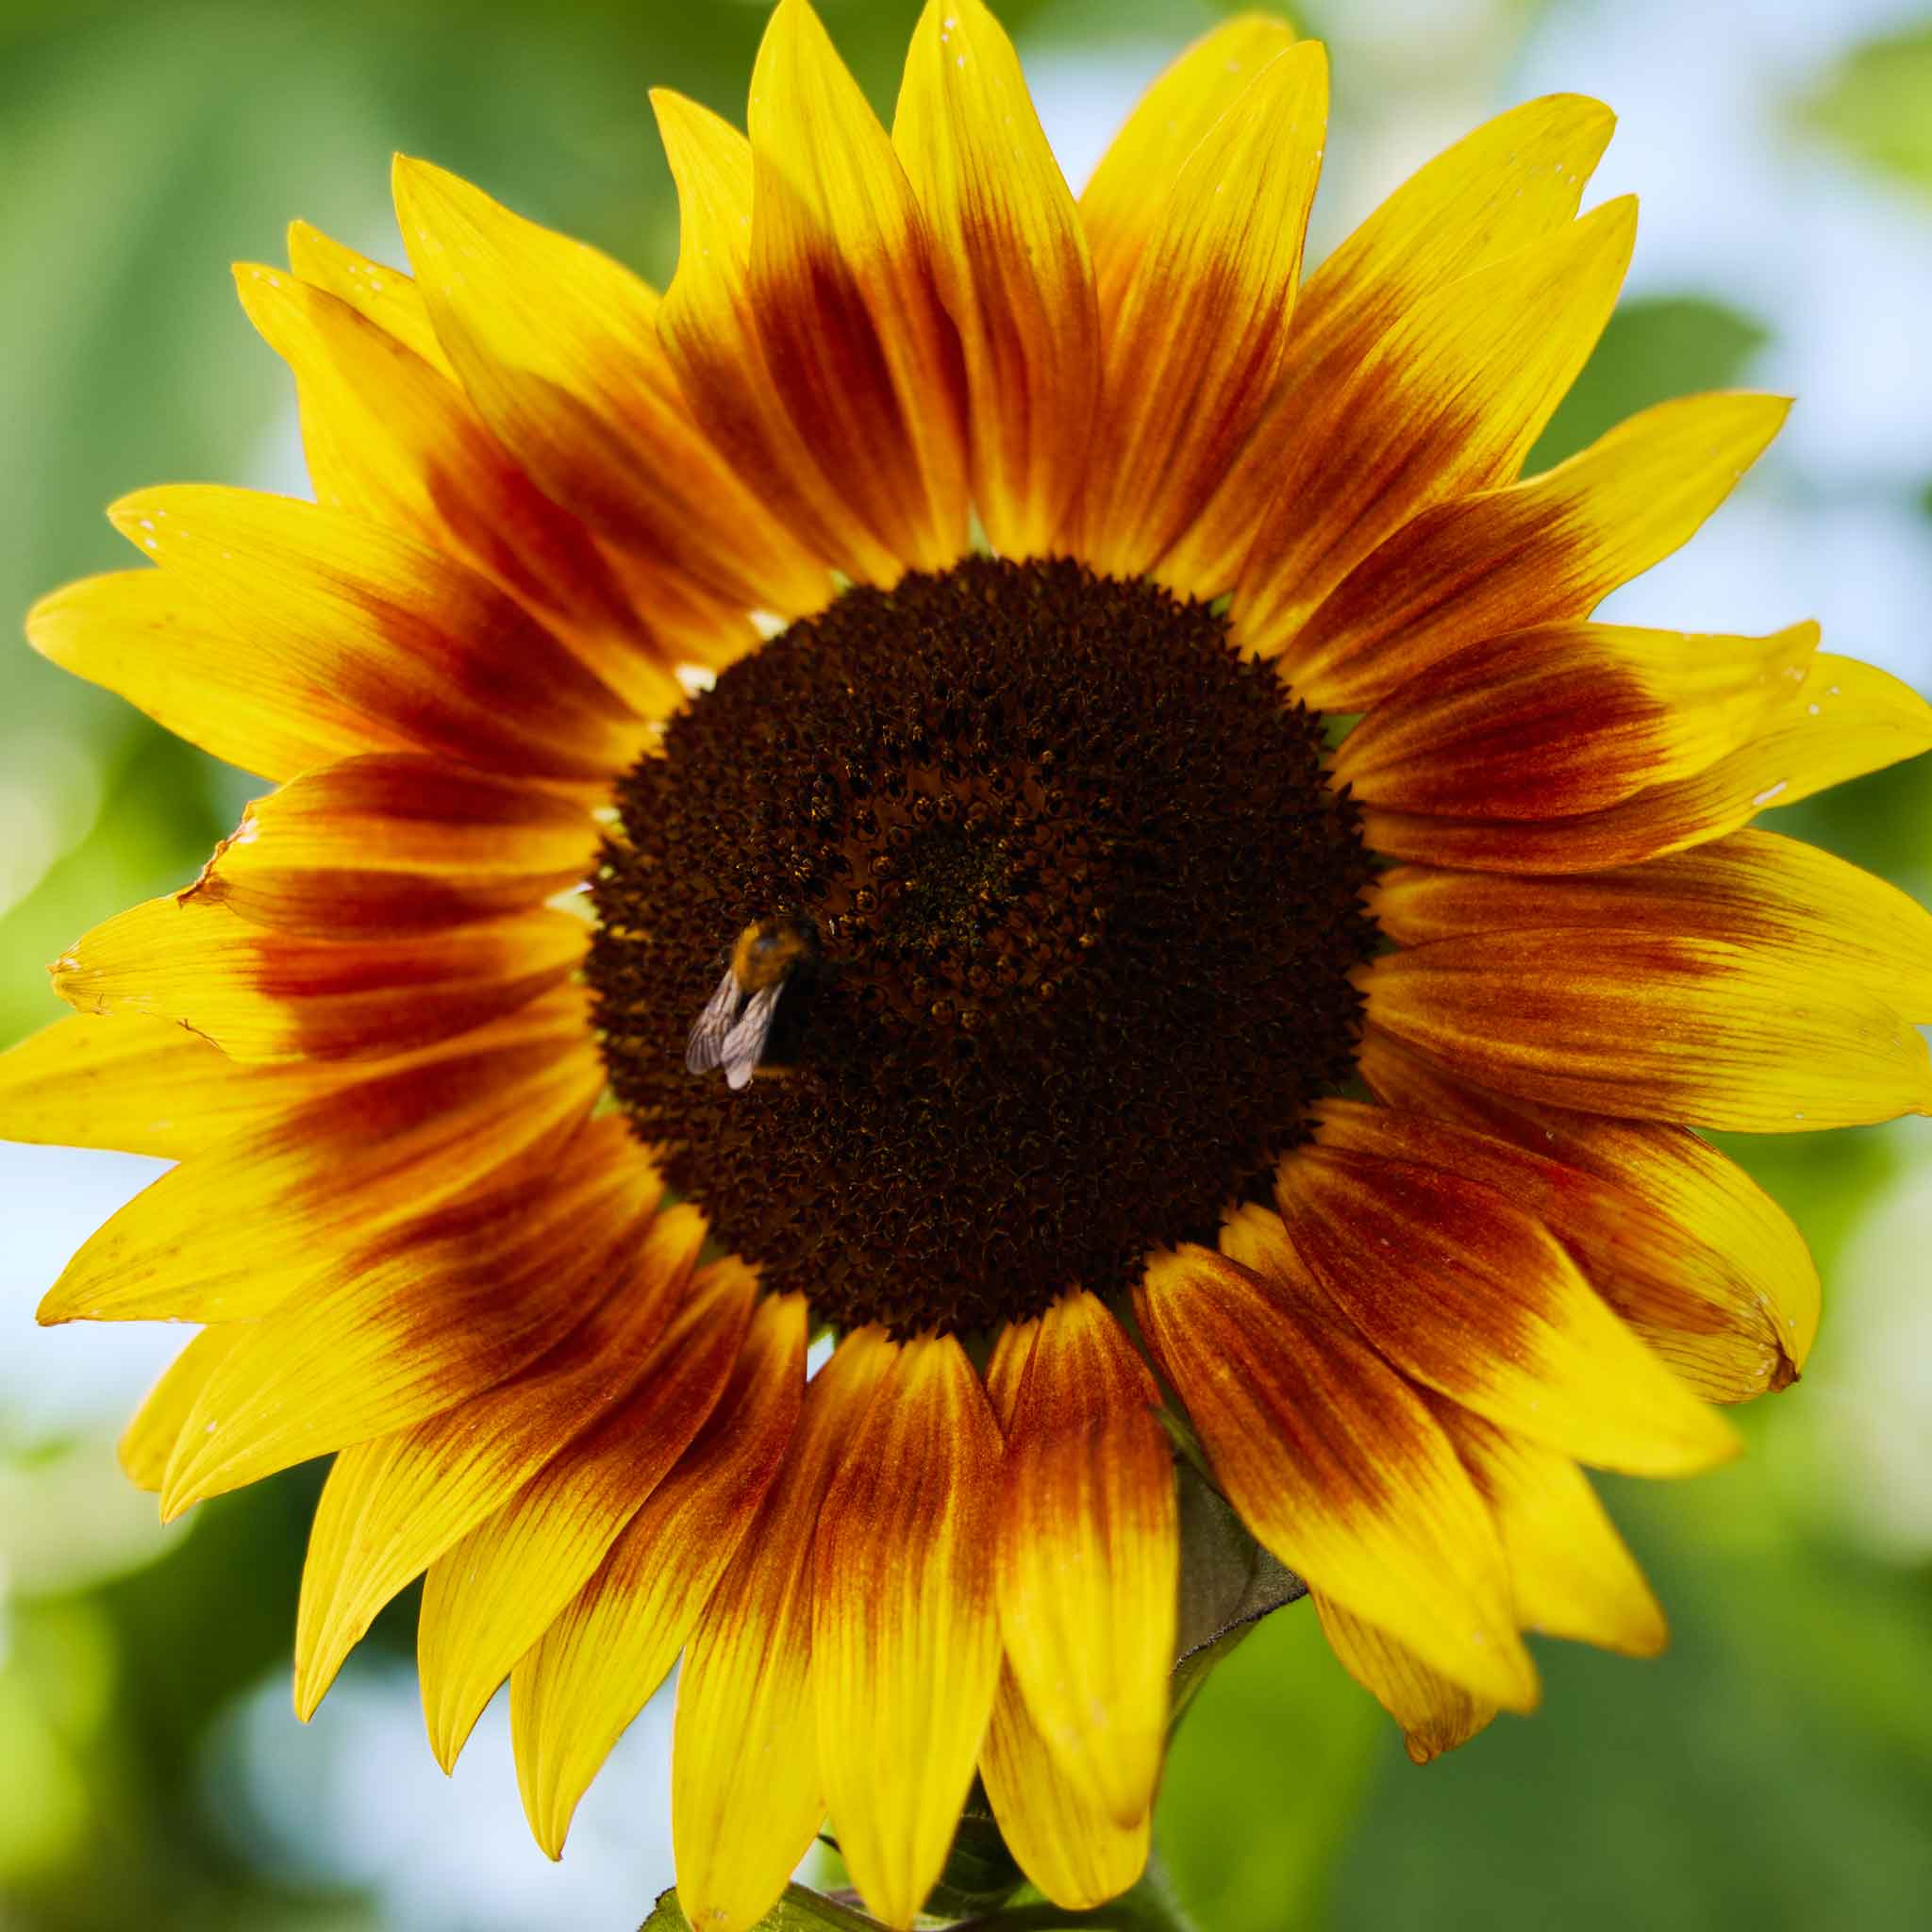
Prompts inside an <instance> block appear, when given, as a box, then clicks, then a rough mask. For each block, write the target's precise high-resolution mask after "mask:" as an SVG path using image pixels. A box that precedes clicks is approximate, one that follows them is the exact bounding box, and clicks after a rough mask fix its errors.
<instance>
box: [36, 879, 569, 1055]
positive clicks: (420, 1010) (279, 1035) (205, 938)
mask: <svg viewBox="0 0 1932 1932" xmlns="http://www.w3.org/2000/svg"><path fill="white" fill-rule="evenodd" d="M584 943H585V927H584V924H583V922H582V921H581V920H577V919H573V918H571V917H570V916H569V915H568V914H567V913H562V912H533V913H525V914H524V915H522V916H521V917H519V918H515V919H501V920H492V921H490V922H488V923H486V924H478V925H471V926H459V927H456V928H454V929H451V930H448V931H444V932H440V933H434V934H426V935H424V936H422V937H419V938H417V939H414V940H411V941H387V940H350V941H341V942H339V943H331V942H330V941H326V940H308V939H292V938H288V937H285V936H284V935H282V934H279V933H273V932H270V931H268V930H267V929H266V928H265V927H262V926H258V925H251V924H249V923H248V922H247V921H246V920H243V919H239V918H237V917H236V915H235V914H234V913H232V912H230V911H229V910H228V909H227V908H225V907H224V906H218V905H216V904H215V903H214V902H213V901H212V900H208V899H203V898H183V897H180V896H178V895H176V896H174V897H170V898H165V899H150V900H148V901H147V903H146V904H145V905H142V906H135V907H131V908H129V909H128V910H127V911H125V912H121V913H117V914H116V915H115V916H114V917H113V918H112V919H110V920H108V921H107V922H106V923H105V924H101V925H97V926H95V927H94V929H93V930H92V932H90V933H86V934H84V935H83V936H82V937H81V938H80V939H78V940H76V941H75V942H74V945H73V946H72V948H70V950H69V951H67V952H66V953H64V954H62V955H61V957H60V958H58V959H57V960H56V961H55V962H54V965H53V967H52V969H51V971H52V974H53V981H54V991H56V992H57V993H58V994H59V995H60V997H61V998H62V999H63V1000H65V1001H66V1002H67V1003H68V1005H69V1006H71V1007H73V1008H75V1009H76V1010H78V1011H80V1012H83V1013H100V1014H111V1015H113V1016H115V1017H117V1018H118V1017H119V1016H121V1015H123V1014H141V1015H145V1016H146V1017H148V1018H150V1019H161V1020H173V1021H175V1022H176V1023H177V1024H180V1025H183V1026H186V1027H189V1028H191V1029H192V1031H194V1032H196V1033H199V1034H202V1035H204V1036H206V1038H208V1039H209V1040H211V1041H214V1043H215V1044H216V1045H217V1046H218V1047H220V1048H221V1049H222V1051H223V1052H224V1053H226V1054H230V1055H232V1056H233V1057H234V1058H237V1059H242V1060H280V1059H300V1058H304V1057H307V1056H312V1057H315V1058H324V1059H338V1058H341V1059H355V1058H373V1057H378V1056H381V1055H386V1054H399V1053H407V1052H408V1051H410V1050H411V1049H412V1048H415V1047H420V1046H426V1045H429V1044H430V1043H431V1042H433V1041H438V1040H446V1039H448V1038H450V1037H451V1036H452V1035H454V1034H457V1033H463V1032H467V1031H468V1030H469V1029H470V1028H471V1027H473V1026H480V1025H482V1024H484V1023H485V1022H486V1021H490V1020H494V1019H496V1018H498V1017H500V1016H501V1015H503V1014H506V1013H509V1012H513V1011H514V1010H515V1009H516V1008H518V1007H521V1006H523V1005H524V1004H525V1002H527V1001H529V1000H532V999H535V998H536V997H537V995H538V994H540V993H541V992H542V991H544V990H545V989H546V988H548V987H551V986H554V985H556V984H557V983H558V981H559V980H561V979H563V978H564V977H565V976H566V975H568V974H570V973H572V972H573V971H575V968H576V967H577V965H578V964H579V963H580V962H581V960H582V958H583V952H584Z"/></svg>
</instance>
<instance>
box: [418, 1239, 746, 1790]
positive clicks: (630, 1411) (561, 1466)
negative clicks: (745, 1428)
mask: <svg viewBox="0 0 1932 1932" xmlns="http://www.w3.org/2000/svg"><path fill="white" fill-rule="evenodd" d="M661 1219H662V1217H660V1221H661ZM757 1288H758V1278H757V1276H756V1275H755V1274H753V1273H752V1271H751V1270H750V1269H749V1268H747V1267H746V1266H745V1265H744V1263H743V1262H741V1261H739V1260H737V1259H735V1258H732V1259H726V1260H724V1261H720V1262H717V1263H715V1264H714V1265H713V1266H711V1267H710V1268H708V1269H706V1270H705V1271H704V1273H703V1274H700V1275H699V1276H698V1277H697V1279H696V1281H695V1282H694V1283H693V1284H692V1286H691V1293H690V1295H689V1296H688V1297H687V1298H686V1300H685V1303H684V1306H683V1307H680V1308H679V1309H677V1310H676V1312H675V1314H674V1316H673V1318H672V1320H671V1324H670V1325H669V1326H668V1327H667V1328H666V1329H665V1330H664V1332H663V1333H662V1335H660V1336H659V1337H658V1341H657V1342H656V1344H655V1345H654V1346H653V1347H652V1349H651V1351H650V1353H649V1355H648V1356H647V1357H645V1358H644V1360H643V1361H642V1364H641V1366H640V1367H639V1368H638V1369H637V1370H636V1371H635V1374H634V1378H633V1380H632V1383H631V1387H630V1389H629V1391H628V1392H627V1393H626V1394H625V1396H624V1397H623V1398H622V1399H621V1400H620V1401H619V1402H618V1403H617V1404H616V1405H615V1406H614V1407H611V1408H610V1409H609V1410H608V1412H607V1413H606V1414H605V1415H604V1417H603V1419H602V1420H601V1421H599V1422H597V1423H595V1424H593V1425H592V1426H591V1428H589V1429H587V1430H586V1431H584V1433H583V1434H581V1435H579V1436H577V1437H576V1438H575V1440H574V1441H571V1442H570V1443H569V1444H568V1445H567V1446H566V1447H564V1448H563V1449H561V1450H560V1451H559V1452H558V1454H557V1455H556V1456H554V1457H551V1459H550V1460H549V1461H548V1462H547V1463H546V1464H545V1465H544V1467H543V1469H542V1471H541V1473H540V1474H538V1475H536V1476H535V1477H534V1478H532V1480H531V1481H530V1482H529V1483H527V1484H526V1485H525V1487H524V1488H523V1489H522V1490H520V1491H518V1492H517V1494H516V1495H515V1496H514V1497H513V1498H512V1499H511V1500H510V1501H509V1502H508V1503H506V1504H505V1505H504V1506H503V1507H501V1508H499V1509H498V1510H496V1512H495V1513H494V1514H493V1515H491V1516H488V1517H486V1518H485V1519H484V1520H483V1521H482V1522H480V1523H479V1524H477V1525H476V1526H475V1528H474V1529H472V1530H470V1531H469V1532H468V1533H467V1534H466V1535H465V1536H464V1537H463V1538H462V1539H461V1540H460V1541H458V1542H456V1543H453V1544H452V1545H451V1546H450V1547H449V1548H448V1549H446V1550H445V1551H444V1552H443V1554H442V1555H441V1556H440V1557H437V1558H436V1559H435V1561H434V1562H432V1563H431V1564H430V1566H429V1571H428V1574H427V1576H426V1578H425V1581H424V1586H423V1608H422V1612H421V1615H420V1617H419V1619H418V1623H417V1642H416V1664H417V1673H418V1674H419V1676H420V1677H421V1678H422V1683H423V1711H424V1716H425V1719H426V1721H427V1723H428V1726H429V1742H430V1748H431V1749H432V1750H433V1751H434V1752H435V1753H436V1759H437V1762H438V1763H439V1764H441V1766H442V1768H443V1769H444V1770H445V1771H448V1770H450V1769H451V1768H452V1767H453V1766H454V1765H455V1763H456V1760H457V1754H458V1752H459V1751H461V1749H462V1748H463V1743H464V1740H466V1739H467V1738H468V1737H469V1735H470V1731H471V1729H472V1727H473V1726H474V1725H475V1722H476V1720H477V1718H479V1717H480V1716H481V1715H482V1713H483V1707H484V1706H485V1705H486V1704H488V1703H489V1702H490V1699H491V1696H492V1694H493V1693H494V1692H495V1690H496V1687H497V1686H498V1685H499V1684H501V1683H502V1682H503V1680H504V1679H505V1678H506V1677H508V1675H509V1674H510V1669H511V1667H512V1666H513V1665H514V1664H515V1662H516V1660H517V1659H518V1658H519V1657H522V1656H523V1655H524V1653H525V1651H526V1650H528V1649H529V1648H530V1646H531V1645H532V1644H533V1643H535V1642H536V1641H538V1639H539V1638H541V1636H542V1635H543V1632H544V1631H545V1629H547V1628H548V1627H549V1625H550V1624H552V1623H553V1622H554V1621H555V1620H556V1618H557V1617H558V1614H559V1613H560V1612H561V1611H562V1610H563V1608H564V1607H565V1606H566V1605H568V1604H569V1602H570V1600H571V1598H572V1597H574V1596H575V1594H576V1593H577V1591H578V1590H579V1589H581V1588H582V1586H583V1584H584V1582H585V1581H586V1579H587V1578H588V1577H589V1576H590V1574H591V1572H592V1571H593V1570H595V1569H596V1567H597V1566H598V1564H599V1563H601V1562H602V1561H603V1560H604V1557H605V1555H606V1553H607V1552H608V1550H609V1548H610V1545H611V1544H612V1543H613V1542H615V1541H617V1538H618V1536H619V1535H620V1534H621V1533H622V1531H623V1529H624V1527H625V1524H627V1523H629V1522H630V1520H631V1518H632V1517H633V1516H635V1515H636V1514H637V1512H638V1510H639V1509H640V1508H641V1507H642V1506H643V1503H644V1500H645V1498H646V1497H648V1496H649V1495H650V1493H651V1491H653V1490H654V1489H656V1488H657V1486H658V1483H659V1482H661V1481H662V1480H663V1479H664V1477H665V1476H666V1475H668V1474H670V1472H671V1469H672V1466H673V1465H674V1464H675V1462H676V1461H677V1459H678V1457H680V1456H682V1455H683V1454H684V1452H685V1450H686V1449H687V1448H688V1447H689V1446H690V1444H691V1438H692V1437H693V1436H695V1435H696V1434H697V1432H698V1430H699V1428H700V1427H701V1426H702V1425H703V1424H704V1421H705V1419H706V1417H707V1416H708V1415H709V1414H710V1412H711V1410H712V1409H713V1408H714V1407H716V1406H717V1403H718V1399H719V1397H720V1396H721V1395H722V1394H723V1393H724V1384H725V1382H726V1381H727V1380H728V1379H729V1376H730V1374H731V1368H732V1364H733V1363H734V1362H735V1361H736V1360H737V1358H738V1353H739V1349H740V1347H741V1344H742V1342H743V1341H744V1337H745V1331H746V1329H747V1327H748V1326H749V1325H750V1323H751V1313H752V1302H753V1299H754V1296H755V1294H756V1292H757ZM487 1399H488V1398H486V1400H487Z"/></svg>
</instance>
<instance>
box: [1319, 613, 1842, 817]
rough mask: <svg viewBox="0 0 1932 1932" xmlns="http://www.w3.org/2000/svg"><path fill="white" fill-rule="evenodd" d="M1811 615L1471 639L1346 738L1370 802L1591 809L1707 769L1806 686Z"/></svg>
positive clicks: (1457, 810) (1410, 807) (1814, 636)
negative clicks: (1690, 630) (1700, 631)
mask: <svg viewBox="0 0 1932 1932" xmlns="http://www.w3.org/2000/svg"><path fill="white" fill-rule="evenodd" d="M1817 648H1818V626H1817V625H1815V624H1800V625H1792V626H1791V628H1790V629H1789V630H1783V631H1777V632H1774V634H1773V635H1772V636H1770V637H1766V638H1741V637H1691V636H1687V635H1686V634H1684V633H1682V632H1679V631H1667V630H1637V629H1633V628H1631V627H1629V626H1627V625H1610V624H1549V625H1538V626H1537V627H1536V628H1535V629H1534V630H1524V631H1515V632H1512V633H1510V634H1509V635H1508V636H1507V637H1501V638H1495V639H1492V640H1491V641H1489V642H1486V643H1479V644H1471V645H1469V646H1467V647H1466V648H1465V649H1463V650H1460V651H1457V653H1456V654H1455V656H1454V657H1452V658H1445V659H1444V660H1443V661H1442V662H1441V663H1440V664H1436V665H1433V666H1432V667H1431V668H1430V671H1429V675H1428V676H1427V677H1426V678H1424V679H1423V680H1420V681H1419V682H1417V683H1415V684H1412V685H1409V686H1407V687H1406V688H1404V689H1402V690H1400V691H1395V692H1394V693H1392V694H1391V696H1389V697H1388V698H1386V699H1384V700H1383V701H1382V702H1381V703H1379V704H1377V705H1376V706H1375V707H1374V709H1373V710H1371V711H1370V712H1369V714H1368V716H1367V717H1365V718H1363V719H1362V720H1361V722H1360V723H1359V724H1357V725H1356V727H1355V729H1354V730H1353V731H1351V732H1350V733H1349V734H1348V736H1347V737H1346V738H1345V739H1344V740H1343V741H1342V742H1341V749H1340V750H1339V751H1338V753H1337V754H1336V758H1335V778H1336V782H1337V783H1338V784H1341V785H1346V786H1348V787H1349V788H1350V790H1351V791H1353V792H1354V794H1355V796H1356V797H1357V798H1359V799H1360V800H1361V801H1362V802H1363V803H1364V804H1365V805H1370V806H1374V807H1376V808H1382V809H1386V810H1391V811H1405V812H1430V813H1439V814H1441V815H1443V816H1447V817H1461V818H1493V819H1539V818H1564V817H1569V816H1573V815H1574V814H1576V813H1580V812H1590V811H1601V810H1604V809H1606V808H1608V807H1611V806H1614V805H1618V804H1621V803H1622V802H1623V801H1624V799H1626V798H1629V797H1632V796H1634V795H1635V794H1636V793H1637V792H1639V791H1643V790H1644V789H1646V788H1647V787H1649V786H1653V785H1668V784H1670V783H1672V782H1673V781H1674V780H1675V779H1679V778H1687V777H1690V776H1691V775H1693V774H1696V773H1698V772H1702V771H1704V770H1706V769H1707V767H1709V766H1710V765H1713V764H1715V763H1716V762H1717V760H1718V759H1719V758H1723V757H1724V756H1725V755H1726V754H1727V753H1729V752H1731V751H1734V750H1735V749H1736V748H1737V747H1738V746H1739V745H1740V744H1742V743H1745V742H1747V741H1749V740H1750V739H1751V738H1752V737H1753V736H1754V734H1756V733H1757V731H1759V730H1760V729H1761V728H1762V726H1763V724H1764V722H1765V720H1766V719H1767V718H1768V717H1770V716H1771V715H1773V714H1774V713H1775V712H1776V711H1777V710H1779V709H1780V708H1782V707H1784V706H1785V705H1788V704H1789V703H1790V698H1791V695H1792V693H1793V692H1795V691H1797V690H1798V689H1799V687H1800V686H1801V685H1802V684H1803V682H1804V679H1805V675H1806V673H1807V670H1808V669H1809V666H1810V662H1811V658H1812V656H1813V654H1814V653H1815V652H1816V650H1817Z"/></svg>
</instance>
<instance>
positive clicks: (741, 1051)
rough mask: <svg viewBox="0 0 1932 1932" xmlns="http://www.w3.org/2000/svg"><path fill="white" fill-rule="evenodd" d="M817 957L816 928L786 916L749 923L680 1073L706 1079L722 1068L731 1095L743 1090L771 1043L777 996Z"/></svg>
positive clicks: (687, 1048) (694, 1034)
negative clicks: (716, 1068) (768, 1042)
mask: <svg viewBox="0 0 1932 1932" xmlns="http://www.w3.org/2000/svg"><path fill="white" fill-rule="evenodd" d="M818 954H819V935H818V928H817V927H816V926H814V925H813V924H811V922H810V921H809V920H808V919H800V918H798V917H797V916H796V915H794V914H791V913H788V912H781V913H777V914H774V916H773V917H771V918H769V919H755V920H753V921H752V923H751V924H749V925H748V926H746V927H745V928H744V930H743V931H742V932H741V933H740V934H739V935H738V938H737V940H736V941H734V943H733V945H732V948H731V963H730V964H729V965H728V966H726V967H725V969H724V978H722V979H721V980H720V981H719V982H718V990H717V991H715V992H714V993H712V995H711V997H710V999H709V1000H708V1001H707V1002H706V1005H705V1009H704V1011H703V1012H702V1013H700V1014H699V1015H698V1017H697V1019H696V1021H695V1022H694V1023H693V1024H692V1026H691V1034H690V1036H689V1038H688V1039H687V1040H686V1041H685V1047H684V1064H685V1068H686V1070H687V1071H688V1072H690V1073H693V1074H708V1073H709V1072H710V1071H711V1069H712V1068H713V1067H723V1068H724V1080H725V1084H726V1085H727V1086H729V1087H730V1088H731V1090H732V1091H734V1092H736V1091H738V1090H740V1089H741V1088H743V1087H745V1086H748V1085H749V1084H750V1082H751V1076H752V1074H754V1073H755V1072H756V1071H757V1068H758V1061H759V1059H760V1058H762V1057H763V1055H764V1051H765V1041H767V1040H768V1039H770V1037H771V1032H772V1023H773V1021H774V1020H775V1019H776V1018H777V1014H778V1000H779V997H780V995H781V994H782V993H783V992H784V991H785V988H786V986H787V985H788V984H789V983H790V982H791V975H792V974H794V973H795V972H796V971H797V970H798V969H799V967H800V966H803V965H806V964H808V963H809V962H810V961H812V960H815V959H816V958H818Z"/></svg>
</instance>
